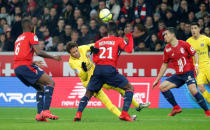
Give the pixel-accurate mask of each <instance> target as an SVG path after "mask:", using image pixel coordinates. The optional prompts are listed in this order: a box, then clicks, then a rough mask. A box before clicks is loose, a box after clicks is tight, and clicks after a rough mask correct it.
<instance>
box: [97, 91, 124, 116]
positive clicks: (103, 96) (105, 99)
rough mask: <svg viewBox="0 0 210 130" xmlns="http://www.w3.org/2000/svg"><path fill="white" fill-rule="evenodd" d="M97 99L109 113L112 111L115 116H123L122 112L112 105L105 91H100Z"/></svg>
mask: <svg viewBox="0 0 210 130" xmlns="http://www.w3.org/2000/svg"><path fill="white" fill-rule="evenodd" d="M96 98H97V99H99V100H100V101H101V102H102V103H103V104H104V105H105V106H106V108H107V109H108V110H109V111H111V112H112V113H113V114H115V115H116V116H118V117H119V116H120V114H121V112H120V110H119V109H118V108H117V107H116V106H115V105H113V104H112V102H111V101H110V99H109V97H108V96H107V95H106V94H105V93H104V92H103V91H99V92H98V94H97V95H96Z"/></svg>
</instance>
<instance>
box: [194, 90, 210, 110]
mask: <svg viewBox="0 0 210 130" xmlns="http://www.w3.org/2000/svg"><path fill="white" fill-rule="evenodd" d="M194 97H195V99H196V101H197V103H198V104H199V106H200V107H201V108H203V110H204V111H207V110H208V107H207V104H206V102H205V100H204V98H203V96H202V95H201V94H200V93H199V92H198V93H196V94H195V95H194Z"/></svg>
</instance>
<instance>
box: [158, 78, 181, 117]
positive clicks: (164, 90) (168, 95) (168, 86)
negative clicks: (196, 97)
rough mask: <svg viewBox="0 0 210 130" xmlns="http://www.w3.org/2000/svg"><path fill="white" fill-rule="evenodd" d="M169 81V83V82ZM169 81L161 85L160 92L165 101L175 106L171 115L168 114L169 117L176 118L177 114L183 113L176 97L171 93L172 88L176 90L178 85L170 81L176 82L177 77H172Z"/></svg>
mask: <svg viewBox="0 0 210 130" xmlns="http://www.w3.org/2000/svg"><path fill="white" fill-rule="evenodd" d="M167 80H169V81H167ZM167 80H165V81H164V82H163V83H162V84H160V87H159V88H160V91H161V92H162V94H163V96H164V97H165V99H166V100H167V101H168V102H169V103H170V104H171V105H172V106H173V110H172V111H171V113H170V114H168V116H175V115H176V114H177V113H180V112H182V109H181V107H180V106H179V105H178V104H177V102H176V100H175V98H174V95H173V94H172V92H171V91H170V89H171V88H176V87H177V85H176V84H174V83H172V82H170V80H173V81H176V80H175V77H174V76H172V77H170V78H168V79H167Z"/></svg>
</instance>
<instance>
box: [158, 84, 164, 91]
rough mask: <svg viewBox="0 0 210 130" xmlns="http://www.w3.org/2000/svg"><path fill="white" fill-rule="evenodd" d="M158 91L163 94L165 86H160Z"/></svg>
mask: <svg viewBox="0 0 210 130" xmlns="http://www.w3.org/2000/svg"><path fill="white" fill-rule="evenodd" d="M159 89H160V91H161V92H165V85H162V84H161V85H160V86H159Z"/></svg>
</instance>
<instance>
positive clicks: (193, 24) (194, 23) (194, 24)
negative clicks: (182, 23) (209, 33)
mask: <svg viewBox="0 0 210 130" xmlns="http://www.w3.org/2000/svg"><path fill="white" fill-rule="evenodd" d="M190 26H198V27H200V25H199V24H198V23H197V22H192V23H191V24H190Z"/></svg>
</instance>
